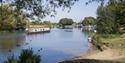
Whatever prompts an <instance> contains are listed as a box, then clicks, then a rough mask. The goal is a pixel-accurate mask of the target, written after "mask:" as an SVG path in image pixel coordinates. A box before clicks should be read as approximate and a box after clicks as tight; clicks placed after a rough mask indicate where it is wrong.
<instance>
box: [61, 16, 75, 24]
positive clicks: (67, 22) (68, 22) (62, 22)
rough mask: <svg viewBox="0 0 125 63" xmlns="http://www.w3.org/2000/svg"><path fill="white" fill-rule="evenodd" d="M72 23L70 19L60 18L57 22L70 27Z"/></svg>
mask: <svg viewBox="0 0 125 63" xmlns="http://www.w3.org/2000/svg"><path fill="white" fill-rule="evenodd" d="M73 23H74V21H73V20H72V19H70V18H62V19H60V21H59V24H60V25H72V24H73Z"/></svg>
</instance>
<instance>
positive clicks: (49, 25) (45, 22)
mask: <svg viewBox="0 0 125 63" xmlns="http://www.w3.org/2000/svg"><path fill="white" fill-rule="evenodd" d="M43 24H44V25H47V26H48V27H50V28H51V27H52V23H51V21H44V22H43Z"/></svg>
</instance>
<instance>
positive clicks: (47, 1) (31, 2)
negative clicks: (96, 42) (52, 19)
mask: <svg viewBox="0 0 125 63" xmlns="http://www.w3.org/2000/svg"><path fill="white" fill-rule="evenodd" d="M76 1H78V0H9V2H8V0H1V1H0V3H2V4H4V3H9V4H10V6H15V8H16V10H17V11H19V14H23V15H25V16H27V17H30V18H34V16H36V17H38V18H43V17H45V16H46V15H50V14H51V16H53V15H54V14H56V8H59V7H61V8H63V9H65V8H69V9H70V8H71V6H73V5H74V3H75V2H76ZM3 2H4V3H3ZM24 10H25V11H29V12H25V11H24Z"/></svg>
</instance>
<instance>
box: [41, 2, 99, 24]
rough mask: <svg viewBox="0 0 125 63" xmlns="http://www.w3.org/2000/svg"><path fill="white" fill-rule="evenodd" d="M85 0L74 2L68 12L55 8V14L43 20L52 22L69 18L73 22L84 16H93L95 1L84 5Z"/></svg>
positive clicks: (96, 5) (94, 13) (95, 6)
mask: <svg viewBox="0 0 125 63" xmlns="http://www.w3.org/2000/svg"><path fill="white" fill-rule="evenodd" d="M85 2H87V0H80V1H79V2H76V4H75V5H74V6H72V9H71V10H70V12H69V13H68V12H67V11H68V10H64V11H62V9H57V15H56V16H55V17H49V16H47V17H46V18H44V19H43V20H50V21H52V22H58V21H59V20H60V19H61V18H71V19H73V20H74V21H75V22H80V21H81V20H82V19H84V17H88V16H93V17H96V9H97V7H98V5H99V4H98V3H97V2H93V3H90V4H89V5H86V4H85Z"/></svg>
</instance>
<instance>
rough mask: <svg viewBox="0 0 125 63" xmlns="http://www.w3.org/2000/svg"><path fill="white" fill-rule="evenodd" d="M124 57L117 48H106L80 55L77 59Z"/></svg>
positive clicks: (114, 58)
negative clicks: (85, 55)
mask: <svg viewBox="0 0 125 63" xmlns="http://www.w3.org/2000/svg"><path fill="white" fill-rule="evenodd" d="M124 57H125V55H123V54H122V53H121V52H120V51H118V50H113V49H107V50H104V51H103V52H98V53H94V54H90V55H88V56H87V57H84V56H81V57H80V58H79V59H98V60H117V59H121V58H124Z"/></svg>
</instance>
